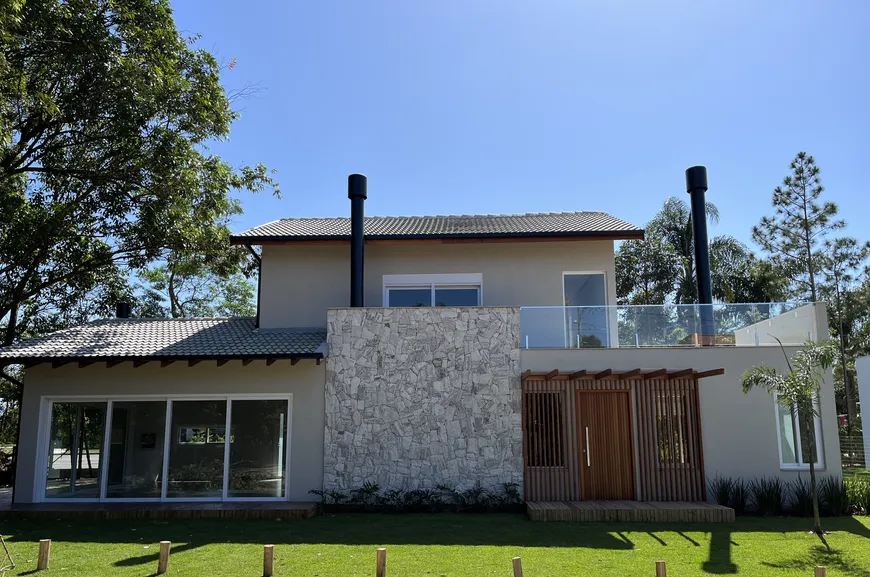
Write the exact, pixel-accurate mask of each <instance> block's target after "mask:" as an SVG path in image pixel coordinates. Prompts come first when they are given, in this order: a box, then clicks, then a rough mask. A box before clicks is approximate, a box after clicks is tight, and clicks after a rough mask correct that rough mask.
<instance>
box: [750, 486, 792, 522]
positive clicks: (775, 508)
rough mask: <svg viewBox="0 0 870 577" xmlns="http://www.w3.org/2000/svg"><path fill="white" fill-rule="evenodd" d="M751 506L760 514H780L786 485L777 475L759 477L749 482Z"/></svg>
mask: <svg viewBox="0 0 870 577" xmlns="http://www.w3.org/2000/svg"><path fill="white" fill-rule="evenodd" d="M749 491H750V493H751V495H752V506H753V508H754V509H755V511H756V512H757V513H759V514H761V515H764V516H769V515H782V512H783V508H784V501H785V499H784V497H785V492H786V486H785V484H784V483H783V482H782V479H780V478H779V477H761V478H760V479H756V480H754V481H752V482H750V483H749Z"/></svg>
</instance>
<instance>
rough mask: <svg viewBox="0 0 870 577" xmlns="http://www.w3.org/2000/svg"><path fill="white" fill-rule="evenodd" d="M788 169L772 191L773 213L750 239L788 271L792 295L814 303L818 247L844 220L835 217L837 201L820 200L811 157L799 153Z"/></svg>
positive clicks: (757, 227)
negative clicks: (789, 172)
mask: <svg viewBox="0 0 870 577" xmlns="http://www.w3.org/2000/svg"><path fill="white" fill-rule="evenodd" d="M791 171H792V173H791V174H790V175H789V176H786V177H785V179H783V181H782V186H778V187H776V188H775V189H774V190H773V208H774V215H773V216H765V217H763V218H762V219H761V222H760V223H759V224H758V226H755V227H753V229H752V239H753V240H754V241H755V242H757V243H758V244H759V245H760V246H761V247H762V248H763V249H764V250H765V251H767V252H769V253H770V254H771V256H772V259H773V261H774V262H775V263H776V264H777V265H779V266H780V267H781V268H782V270H783V271H785V272H786V274H788V276H789V278H790V280H791V281H792V285H793V294H794V296H796V297H798V298H809V299H810V300H811V301H812V302H816V301H818V299H819V294H818V288H817V283H816V276H817V275H818V273H819V269H820V267H821V263H820V259H821V254H820V253H819V248H820V247H821V244H822V243H823V242H824V239H825V237H826V236H827V235H828V233H830V232H831V231H834V230H838V229H841V228H843V226H845V223H844V222H843V221H842V220H838V219H836V218H835V217H836V216H837V212H838V209H837V205H836V204H834V203H833V202H822V201H820V200H819V198H820V197H821V195H822V192H824V190H825V189H824V187H823V186H822V181H821V179H820V178H819V172H820V170H819V167H818V166H816V161H815V159H814V158H813V157H812V156H810V155H808V154H807V153H806V152H799V153H798V155H797V156H796V157H795V159H794V160H793V161H792V162H791Z"/></svg>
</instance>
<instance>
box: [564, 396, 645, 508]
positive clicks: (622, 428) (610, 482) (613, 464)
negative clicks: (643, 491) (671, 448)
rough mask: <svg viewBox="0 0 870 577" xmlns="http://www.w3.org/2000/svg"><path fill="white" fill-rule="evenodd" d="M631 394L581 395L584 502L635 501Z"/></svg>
mask: <svg viewBox="0 0 870 577" xmlns="http://www.w3.org/2000/svg"><path fill="white" fill-rule="evenodd" d="M630 400H631V397H630V394H629V392H628V391H588V392H586V391H578V392H577V416H578V419H577V426H578V431H577V438H578V439H579V440H580V447H579V452H580V498H581V499H584V500H593V499H628V500H632V499H635V498H636V497H635V490H634V449H633V443H632V426H631V403H630Z"/></svg>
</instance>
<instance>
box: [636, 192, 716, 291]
mask: <svg viewBox="0 0 870 577" xmlns="http://www.w3.org/2000/svg"><path fill="white" fill-rule="evenodd" d="M706 208H707V218H708V219H709V220H710V221H711V222H718V221H719V209H718V208H716V205H714V204H713V203H710V202H708V203H707V207H706ZM647 230H648V231H650V232H651V233H652V234H655V235H657V236H659V237H661V238H662V239H663V240H664V241H665V242H666V243H667V244H668V245H669V246H670V247H671V250H672V251H673V252H674V253H676V254H677V255H678V256H679V262H680V265H681V266H680V270H679V274H678V275H677V281H676V292H675V294H674V302H676V303H678V304H687V303H694V302H697V301H698V289H697V283H696V281H695V240H694V234H693V230H692V211H691V209H690V207H689V205H688V203H686V201H684V200H682V199H679V198H677V197H671V198H669V199H667V200H666V201H665V204H664V206H662V209H661V210H660V211H659V212H658V213H657V214H656V215H655V216H654V217H653V218H652V220H651V221H650V222H649V223H648V224H647Z"/></svg>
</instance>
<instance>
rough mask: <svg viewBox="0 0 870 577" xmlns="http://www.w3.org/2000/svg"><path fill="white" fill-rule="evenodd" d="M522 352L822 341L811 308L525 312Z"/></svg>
mask: <svg viewBox="0 0 870 577" xmlns="http://www.w3.org/2000/svg"><path fill="white" fill-rule="evenodd" d="M520 331H521V337H520V346H521V347H523V348H528V349H539V348H558V349H564V348H570V349H576V348H581V349H582V348H614V347H693V346H700V345H708V346H709V345H720V346H759V345H776V344H778V342H777V339H779V340H780V341H781V342H782V344H784V345H800V344H803V343H804V342H806V341H807V339H814V340H816V339H818V338H819V336H818V334H817V329H816V316H815V307H814V305H812V304H808V303H760V304H713V305H694V304H690V305H640V306H602V307H521V308H520Z"/></svg>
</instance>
